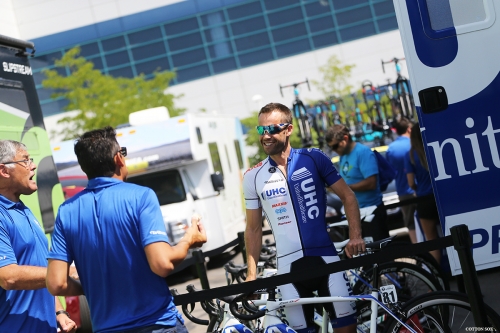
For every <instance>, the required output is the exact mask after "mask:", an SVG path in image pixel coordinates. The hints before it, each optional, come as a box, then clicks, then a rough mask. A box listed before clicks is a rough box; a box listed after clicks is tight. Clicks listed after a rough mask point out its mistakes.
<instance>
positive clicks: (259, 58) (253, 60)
mask: <svg viewBox="0 0 500 333" xmlns="http://www.w3.org/2000/svg"><path fill="white" fill-rule="evenodd" d="M238 58H239V59H240V64H241V66H251V65H255V64H260V63H262V62H266V61H270V60H273V51H272V50H271V48H266V49H264V50H259V51H254V52H250V53H246V54H241V55H239V56H238Z"/></svg>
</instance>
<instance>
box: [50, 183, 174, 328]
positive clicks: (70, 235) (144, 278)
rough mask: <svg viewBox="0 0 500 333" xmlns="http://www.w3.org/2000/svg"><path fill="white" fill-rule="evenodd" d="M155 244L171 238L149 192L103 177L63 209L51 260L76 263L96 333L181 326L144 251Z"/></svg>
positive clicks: (165, 286)
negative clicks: (145, 327)
mask: <svg viewBox="0 0 500 333" xmlns="http://www.w3.org/2000/svg"><path fill="white" fill-rule="evenodd" d="M155 242H168V237H167V233H166V230H165V225H164V223H163V217H162V214H161V211H160V205H159V203H158V199H157V197H156V195H155V193H154V192H153V191H152V190H151V189H150V188H147V187H143V186H139V185H135V184H130V183H124V182H122V181H120V180H117V179H114V178H109V177H99V178H95V179H91V180H90V181H89V183H88V185H87V188H86V189H85V190H83V191H82V192H80V193H78V194H77V195H76V196H74V197H73V198H71V199H69V200H67V201H65V202H64V203H63V204H62V205H61V206H60V207H59V213H58V215H57V218H56V223H55V229H54V235H53V237H52V248H51V251H50V253H49V256H48V258H49V259H58V260H62V261H66V262H68V263H71V262H72V261H74V262H75V265H76V269H77V270H78V274H79V276H80V281H81V283H82V287H83V290H84V292H85V295H86V297H87V300H88V303H89V308H90V314H91V319H92V326H93V329H94V332H116V331H123V330H128V329H134V328H139V327H143V326H149V325H154V324H158V325H165V326H171V327H173V326H175V325H176V322H177V318H179V320H181V321H182V317H181V315H180V314H179V313H178V312H177V309H176V307H175V305H174V303H173V298H172V295H171V294H170V291H169V288H168V285H167V283H166V282H165V279H164V278H162V277H160V276H158V275H156V274H155V273H153V271H151V268H150V267H149V264H148V261H147V258H146V254H145V252H144V247H145V246H146V245H148V244H151V243H155Z"/></svg>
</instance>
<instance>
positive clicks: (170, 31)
mask: <svg viewBox="0 0 500 333" xmlns="http://www.w3.org/2000/svg"><path fill="white" fill-rule="evenodd" d="M198 28H199V27H198V20H197V19H196V17H193V18H189V19H187V20H182V21H178V22H174V23H168V24H165V32H166V33H167V35H177V34H181V33H184V32H188V31H191V30H198Z"/></svg>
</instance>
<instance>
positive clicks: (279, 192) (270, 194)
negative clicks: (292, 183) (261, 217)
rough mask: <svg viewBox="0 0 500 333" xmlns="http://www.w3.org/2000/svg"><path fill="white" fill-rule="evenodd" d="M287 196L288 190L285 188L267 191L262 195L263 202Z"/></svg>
mask: <svg viewBox="0 0 500 333" xmlns="http://www.w3.org/2000/svg"><path fill="white" fill-rule="evenodd" d="M285 195H286V189H285V188H284V187H280V188H273V189H271V190H265V191H264V192H262V193H261V194H260V196H261V197H262V200H269V199H274V198H277V197H284V196H285Z"/></svg>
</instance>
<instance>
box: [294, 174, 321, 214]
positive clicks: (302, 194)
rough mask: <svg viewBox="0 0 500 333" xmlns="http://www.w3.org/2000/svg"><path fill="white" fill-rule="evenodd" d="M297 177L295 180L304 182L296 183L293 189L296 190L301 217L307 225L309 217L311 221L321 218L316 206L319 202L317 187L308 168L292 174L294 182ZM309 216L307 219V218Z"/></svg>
mask: <svg viewBox="0 0 500 333" xmlns="http://www.w3.org/2000/svg"><path fill="white" fill-rule="evenodd" d="M294 176H295V178H296V179H295V180H302V179H304V178H306V177H310V178H307V179H304V180H303V181H302V182H300V183H296V184H295V185H294V186H293V187H294V189H295V194H296V195H297V201H298V202H299V209H300V217H301V219H302V223H307V217H309V218H310V219H315V218H317V217H318V216H319V208H318V206H316V203H317V202H318V200H317V199H316V186H314V182H313V179H312V173H311V172H310V171H309V170H307V169H306V168H301V169H299V170H297V171H295V172H294V173H293V174H292V180H294V179H293V177H294ZM306 215H307V217H306Z"/></svg>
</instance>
